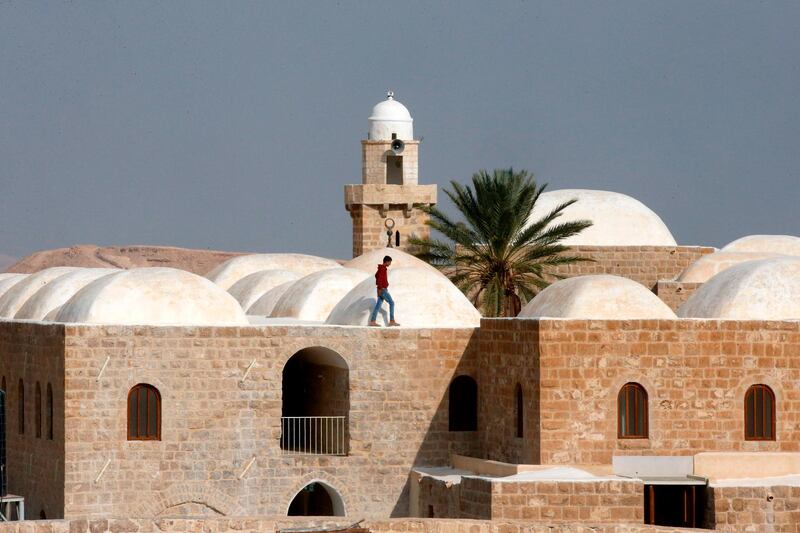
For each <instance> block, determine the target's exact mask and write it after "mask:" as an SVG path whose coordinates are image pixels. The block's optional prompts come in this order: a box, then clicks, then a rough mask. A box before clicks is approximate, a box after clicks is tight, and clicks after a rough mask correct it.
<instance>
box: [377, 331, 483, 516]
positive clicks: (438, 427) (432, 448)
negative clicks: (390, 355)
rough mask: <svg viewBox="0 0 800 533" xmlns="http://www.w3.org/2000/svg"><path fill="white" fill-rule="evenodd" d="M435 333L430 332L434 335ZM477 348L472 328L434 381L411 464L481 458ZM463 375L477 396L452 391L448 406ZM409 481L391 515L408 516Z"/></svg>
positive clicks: (410, 388)
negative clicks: (434, 394) (433, 401)
mask: <svg viewBox="0 0 800 533" xmlns="http://www.w3.org/2000/svg"><path fill="white" fill-rule="evenodd" d="M435 334H436V333H435V332H434V336H435ZM478 348H479V347H478V330H477V329H476V330H475V331H474V332H473V333H472V335H471V337H470V339H469V341H468V343H467V345H466V347H465V348H464V350H463V352H464V353H463V356H462V357H461V358H460V359H459V360H458V363H457V364H456V366H455V368H453V370H452V372H450V373H448V374H447V375H445V376H442V377H441V382H437V385H439V386H437V388H436V390H438V391H441V397H440V399H439V402H438V405H437V407H436V411H435V413H434V414H433V416H432V417H431V419H430V423H429V425H428V428H427V430H426V432H425V435H424V437H423V439H422V442H421V443H420V446H419V448H418V450H417V452H416V455H415V457H414V460H413V463H412V464H413V466H414V467H417V466H447V465H449V464H450V456H451V455H452V454H459V455H468V456H474V457H482V449H481V428H482V422H483V421H482V420H481V417H482V413H481V409H480V405H481V402H482V401H483V400H482V398H481V382H480V379H479V376H478V367H479V361H478V358H479V356H480V352H479V349H478ZM409 364H411V365H414V364H415V361H414V360H413V358H412V359H410V360H409ZM439 368H442V369H444V368H446V366H444V365H442V366H439ZM406 375H407V376H409V378H408V379H413V378H412V377H410V376H413V375H414V371H413V369H409V371H408V372H407V374H406ZM462 376H463V377H462ZM437 377H438V376H437ZM466 377H469V378H471V379H473V380H474V381H475V382H476V383H477V389H478V392H477V397H476V398H470V397H469V395H468V394H466V395H463V394H456V395H453V399H454V400H456V399H458V400H459V401H460V402H461V403H460V404H459V405H452V404H451V401H450V400H451V394H450V384H451V383H452V382H453V381H454V380H456V379H457V378H460V379H459V380H458V382H461V383H462V384H463V383H464V382H467V381H468V380H467V379H466ZM402 387H403V385H402V384H398V388H399V389H400V388H402ZM467 388H468V387H467ZM408 390H419V386H416V387H413V386H410V387H408ZM462 391H463V388H462ZM422 392H423V391H420V393H422ZM471 399H472V400H474V401H475V404H476V405H472V404H470V400H471ZM465 402H466V403H465ZM451 407H452V408H453V409H454V412H453V416H452V417H451V414H450V413H451ZM473 413H474V414H473ZM419 416H420V418H422V417H426V416H427V415H426V414H425V413H420V415H419ZM473 419H474V420H473ZM453 421H456V425H455V426H453V429H452V430H451V422H453ZM473 421H474V424H475V425H474V426H473V427H475V428H476V429H475V430H471V429H466V430H464V429H463V428H465V427H466V428H469V427H470V424H472V423H473ZM409 474H410V472H409ZM412 482H413V483H416V481H414V480H412V479H411V477H410V475H409V478H408V480H407V481H406V485H405V487H404V488H403V491H402V493H401V494H400V497H399V498H398V500H397V502H396V503H395V506H394V508H393V509H392V512H391V517H392V518H400V517H406V516H408V515H409V511H410V494H411V490H410V483H412Z"/></svg>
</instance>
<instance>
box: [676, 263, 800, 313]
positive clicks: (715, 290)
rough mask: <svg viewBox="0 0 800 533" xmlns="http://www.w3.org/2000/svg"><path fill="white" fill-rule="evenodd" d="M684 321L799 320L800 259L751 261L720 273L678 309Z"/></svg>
mask: <svg viewBox="0 0 800 533" xmlns="http://www.w3.org/2000/svg"><path fill="white" fill-rule="evenodd" d="M678 316H680V317H683V318H727V319H740V320H794V319H800V258H797V257H773V258H770V259H761V260H758V261H748V262H746V263H741V264H739V265H736V266H733V267H731V268H729V269H727V270H725V271H723V272H720V273H719V274H717V275H716V276H714V277H713V278H711V279H710V280H708V281H707V282H705V283H704V284H703V285H702V286H701V287H700V288H699V289H697V291H696V292H695V293H694V294H693V295H692V296H691V297H690V298H689V299H688V300H687V301H686V302H685V303H684V304H683V305H682V306H681V307H680V309H678Z"/></svg>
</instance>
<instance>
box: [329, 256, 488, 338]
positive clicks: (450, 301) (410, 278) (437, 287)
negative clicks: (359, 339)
mask: <svg viewBox="0 0 800 533" xmlns="http://www.w3.org/2000/svg"><path fill="white" fill-rule="evenodd" d="M389 283H390V284H391V285H390V287H389V291H390V292H391V294H392V298H393V299H394V301H395V315H396V318H397V321H398V322H400V323H401V324H402V325H403V326H410V327H415V328H460V327H477V326H479V325H480V320H481V315H480V313H479V312H478V310H477V309H475V307H473V306H472V304H471V303H470V302H469V300H468V299H467V297H466V296H464V294H463V293H462V292H461V291H460V290H458V288H457V287H456V286H455V285H453V284H452V283H451V282H450V280H448V279H447V278H446V277H444V276H442V275H439V274H437V273H436V272H432V271H431V270H430V269H429V268H397V269H395V268H390V269H389ZM375 301H376V297H375V279H374V278H373V277H372V276H369V277H368V278H367V279H365V280H364V281H362V282H361V283H359V284H358V285H356V286H355V287H354V288H353V290H351V291H350V292H349V293H347V295H346V296H345V297H344V298H342V300H341V301H340V302H339V303H338V304H337V305H336V307H334V308H333V311H331V314H330V316H329V317H328V320H327V321H326V323H327V324H339V325H351V326H366V325H367V322H368V321H369V314H370V312H371V311H372V308H373V307H374V306H375ZM388 322H389V309H388V305H387V304H384V305H383V310H382V311H381V313H379V314H378V323H379V324H387V323H388Z"/></svg>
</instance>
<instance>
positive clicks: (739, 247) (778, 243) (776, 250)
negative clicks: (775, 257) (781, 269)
mask: <svg viewBox="0 0 800 533" xmlns="http://www.w3.org/2000/svg"><path fill="white" fill-rule="evenodd" d="M722 251H723V252H759V253H773V254H782V255H796V256H800V237H795V236H793V235H748V236H747V237H742V238H740V239H736V240H735V241H733V242H731V243H728V244H727V245H725V246H724V247H723V248H722Z"/></svg>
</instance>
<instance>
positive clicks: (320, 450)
mask: <svg viewBox="0 0 800 533" xmlns="http://www.w3.org/2000/svg"><path fill="white" fill-rule="evenodd" d="M349 412H350V372H349V369H348V366H347V363H346V362H345V360H344V359H343V358H342V357H341V356H340V355H339V354H338V353H336V352H335V351H333V350H330V349H328V348H323V347H320V346H315V347H311V348H305V349H303V350H300V351H299V352H297V353H295V354H294V355H293V356H292V357H291V358H289V360H288V361H287V362H286V365H285V366H284V367H283V403H282V409H281V449H282V450H284V452H287V453H310V454H319V455H347V443H348V434H347V417H348V415H349Z"/></svg>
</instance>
